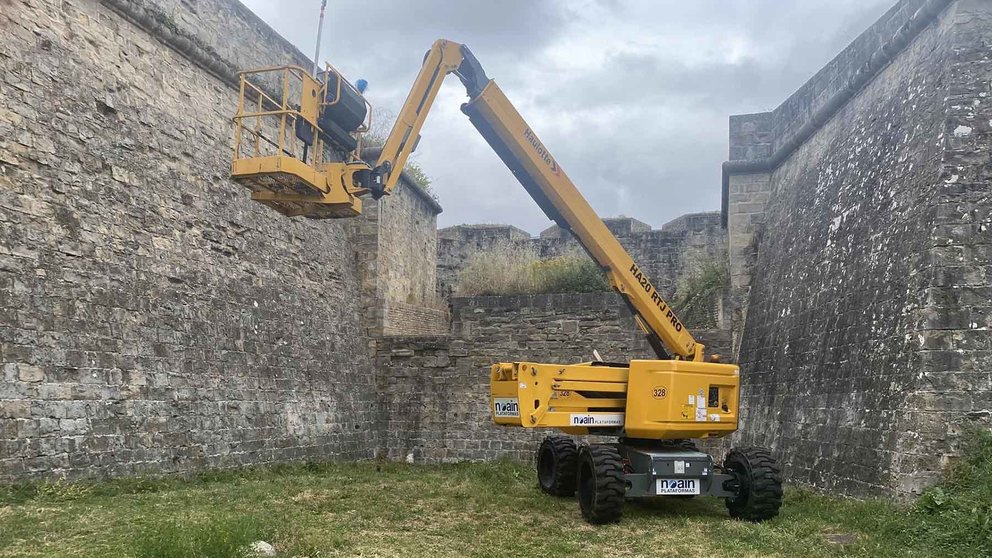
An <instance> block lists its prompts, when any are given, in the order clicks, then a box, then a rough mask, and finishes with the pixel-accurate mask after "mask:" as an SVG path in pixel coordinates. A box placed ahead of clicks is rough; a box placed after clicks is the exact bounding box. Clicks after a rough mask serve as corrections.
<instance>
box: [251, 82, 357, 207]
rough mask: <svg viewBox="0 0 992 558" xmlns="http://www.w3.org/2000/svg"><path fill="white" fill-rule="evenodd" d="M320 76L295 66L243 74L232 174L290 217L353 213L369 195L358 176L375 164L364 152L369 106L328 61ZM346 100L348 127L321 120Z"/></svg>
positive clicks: (254, 196)
mask: <svg viewBox="0 0 992 558" xmlns="http://www.w3.org/2000/svg"><path fill="white" fill-rule="evenodd" d="M320 77H322V78H324V79H323V80H320V79H318V78H317V77H314V76H311V75H310V73H309V72H307V71H306V70H304V69H303V68H300V67H299V66H291V65H288V66H276V67H271V68H262V69H259V70H250V71H245V72H241V75H240V81H241V87H240V97H239V101H238V112H237V114H236V115H235V116H234V159H233V161H232V163H231V177H232V178H233V179H234V180H235V181H236V182H238V183H239V184H241V185H242V186H244V187H245V188H248V189H249V190H251V192H252V194H251V199H253V200H255V201H258V202H260V203H262V204H265V205H267V206H269V207H271V208H272V209H275V210H276V211H278V212H279V213H282V214H283V215H287V216H289V217H296V216H305V217H309V218H313V219H326V218H338V217H355V216H357V215H359V214H361V212H362V200H361V199H360V198H359V196H361V195H363V194H365V193H368V190H367V189H365V188H362V187H361V186H360V184H359V182H360V180H359V179H357V178H356V176H355V175H356V173H363V172H364V173H368V172H369V170H370V167H369V165H368V164H367V163H365V162H364V161H362V160H361V157H360V153H361V148H362V135H363V134H364V133H365V132H367V131H368V129H369V126H370V125H371V115H372V110H371V106H370V105H368V103H367V101H365V99H364V98H363V97H362V96H361V94H360V93H359V92H358V91H357V90H356V89H355V88H354V86H352V85H351V84H350V83H348V82H347V81H346V80H344V78H342V77H341V75H340V74H339V73H338V72H337V71H336V70H334V68H332V67H331V66H328V67H327V69H326V71H325V72H324V73H323V75H322V76H320ZM276 91H278V93H276ZM355 99H360V100H361V107H360V109H356V108H355ZM349 101H350V103H349ZM346 104H350V105H352V106H350V107H349V109H350V114H349V116H350V117H351V118H350V122H349V127H350V128H351V129H345V128H343V127H341V126H339V125H338V124H337V122H335V121H334V120H331V119H328V118H321V117H322V115H325V114H330V113H331V112H332V111H333V109H337V108H344V106H345V105H346ZM356 118H357V119H358V122H357V124H356V122H355V120H356Z"/></svg>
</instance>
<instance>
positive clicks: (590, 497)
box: [578, 444, 626, 524]
mask: <svg viewBox="0 0 992 558" xmlns="http://www.w3.org/2000/svg"><path fill="white" fill-rule="evenodd" d="M578 491H579V507H580V508H581V509H582V517H583V518H585V520H586V521H588V522H589V523H593V524H602V523H614V522H616V521H620V518H621V517H622V516H623V500H624V493H625V492H626V485H625V483H624V475H623V462H622V461H621V460H620V453H619V452H617V450H616V448H614V447H613V446H607V445H601V444H594V445H588V446H583V448H582V449H581V450H580V451H579V470H578Z"/></svg>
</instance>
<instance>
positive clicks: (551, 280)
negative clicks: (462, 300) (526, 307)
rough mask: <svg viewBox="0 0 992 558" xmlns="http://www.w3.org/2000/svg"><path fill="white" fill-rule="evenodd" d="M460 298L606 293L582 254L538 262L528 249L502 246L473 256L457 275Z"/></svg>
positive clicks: (603, 282)
mask: <svg viewBox="0 0 992 558" xmlns="http://www.w3.org/2000/svg"><path fill="white" fill-rule="evenodd" d="M455 290H456V293H457V294H459V295H461V296H473V295H510V294H541V293H588V292H600V291H609V290H610V285H609V284H608V283H607V282H606V278H605V277H604V275H603V271H602V270H601V269H600V268H599V266H598V265H596V263H595V262H594V261H592V260H591V259H590V258H589V256H587V255H586V254H584V253H582V252H578V251H575V252H569V253H567V254H564V255H562V256H559V257H556V258H551V259H547V260H542V259H540V258H539V257H538V256H537V253H536V252H534V250H533V249H531V248H530V247H529V246H525V245H516V244H503V245H499V246H496V247H494V248H492V249H490V250H486V251H484V252H476V253H475V254H473V255H472V256H471V257H470V258H469V259H468V261H467V262H466V264H465V267H463V268H462V271H461V273H459V275H458V284H457V287H456V289H455Z"/></svg>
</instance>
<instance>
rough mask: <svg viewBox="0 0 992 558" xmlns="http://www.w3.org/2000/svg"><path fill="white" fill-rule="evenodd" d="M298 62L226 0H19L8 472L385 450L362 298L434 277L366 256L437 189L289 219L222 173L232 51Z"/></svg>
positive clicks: (235, 58)
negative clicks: (391, 269)
mask: <svg viewBox="0 0 992 558" xmlns="http://www.w3.org/2000/svg"><path fill="white" fill-rule="evenodd" d="M301 59H302V55H300V54H299V52H298V51H296V50H295V49H293V48H292V47H291V46H290V45H289V43H288V42H286V41H285V40H283V39H282V38H280V37H278V35H276V34H275V33H274V32H272V31H271V29H269V28H268V27H267V26H265V25H264V24H262V23H261V22H260V21H258V19H257V18H255V17H254V16H253V15H252V14H251V13H250V12H248V11H247V10H246V9H245V8H244V7H243V6H242V5H241V4H239V3H238V2H232V1H230V0H176V1H168V0H156V1H155V2H133V1H128V0H106V1H104V2H96V1H95V0H80V1H71V2H59V3H51V2H43V1H40V0H15V1H11V2H6V3H4V8H3V11H2V13H0V95H2V97H3V103H2V105H0V371H2V380H0V482H4V481H10V480H15V479H17V480H20V479H28V478H35V477H41V476H47V477H51V476H55V475H63V474H65V475H68V476H72V477H79V476H88V475H93V476H115V475H130V474H143V473H163V472H166V473H167V472H178V471H189V470H194V469H199V468H203V467H228V466H238V465H245V464H257V463H266V462H273V461H284V460H298V459H311V458H312V459H327V458H330V457H336V456H337V457H345V458H366V457H372V456H373V454H374V451H375V447H376V446H377V445H378V440H379V433H378V431H377V430H376V427H377V425H378V417H379V414H378V405H379V399H378V397H377V394H376V385H375V382H376V377H375V374H374V369H373V368H374V355H375V350H374V339H372V338H370V337H369V335H368V330H369V326H368V324H367V323H365V321H364V320H363V319H362V318H361V316H363V315H364V310H365V307H364V304H365V300H368V298H367V297H365V296H364V295H365V294H366V293H367V292H368V291H371V292H372V293H376V292H383V293H386V294H387V295H388V296H389V297H392V298H395V299H402V302H404V303H407V304H411V305H414V306H416V305H417V304H419V303H421V302H423V303H425V304H426V303H427V302H428V299H429V298H430V295H431V292H432V291H433V285H434V282H435V280H434V275H433V268H432V266H428V267H429V268H430V269H427V270H426V271H424V272H422V273H420V274H419V275H416V276H413V275H411V276H410V277H408V278H407V281H405V282H398V281H394V282H393V283H391V284H388V285H383V286H382V288H381V289H380V285H378V284H375V283H373V284H371V285H368V284H367V283H368V281H367V279H368V275H366V274H365V273H364V272H365V271H366V267H365V265H364V264H366V263H368V262H369V261H372V262H376V261H377V259H378V258H379V257H388V258H391V259H394V260H403V261H407V262H410V261H412V260H413V257H412V255H413V254H422V253H423V252H424V251H425V250H426V251H428V252H430V251H432V250H433V245H432V242H433V238H434V236H433V235H434V229H435V223H434V221H433V219H434V215H435V214H436V210H434V209H437V208H434V209H431V208H430V207H428V206H430V203H428V202H427V201H425V200H423V198H422V197H421V196H419V195H418V194H417V193H416V192H413V193H411V192H409V191H404V189H403V188H402V187H401V188H400V189H399V190H397V192H396V195H395V196H393V197H392V198H389V199H388V200H387V201H386V202H384V203H383V204H381V205H382V206H383V208H384V209H383V212H382V213H383V216H380V215H379V212H378V211H376V209H378V208H376V207H375V204H369V205H370V206H371V209H372V210H373V211H374V214H373V215H366V217H365V218H363V219H357V220H352V221H348V222H335V221H310V220H306V219H288V218H285V217H283V216H281V215H279V214H277V213H275V212H273V211H271V210H269V209H267V208H265V207H263V206H261V205H258V204H254V203H252V202H250V201H249V200H248V194H247V191H246V190H244V189H242V188H240V187H239V186H236V185H235V184H233V183H232V182H230V181H229V180H228V179H227V173H228V169H229V165H230V157H231V145H232V140H231V133H232V130H231V126H230V118H231V115H232V114H234V111H235V109H236V105H237V90H236V89H235V88H234V87H232V76H233V73H232V72H233V69H237V68H245V67H257V66H266V65H271V64H278V63H286V62H301ZM302 61H305V59H302ZM435 206H436V204H435ZM418 212H419V213H418ZM363 225H366V226H365V227H363ZM370 236H371V237H372V238H373V242H372V243H371V244H367V243H366V244H363V242H364V241H366V240H368V238H369V237H370ZM382 244H388V245H389V249H390V250H391V253H389V254H388V255H383V254H379V253H378V252H375V251H377V250H378V248H379V246H380V245H382ZM364 248H370V249H371V250H373V251H374V252H375V253H374V254H373V257H371V258H370V257H369V254H368V253H367V252H364V251H363V249H364ZM407 301H411V302H407ZM404 327H405V326H404Z"/></svg>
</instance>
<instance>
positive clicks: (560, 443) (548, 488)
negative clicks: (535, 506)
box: [537, 436, 579, 497]
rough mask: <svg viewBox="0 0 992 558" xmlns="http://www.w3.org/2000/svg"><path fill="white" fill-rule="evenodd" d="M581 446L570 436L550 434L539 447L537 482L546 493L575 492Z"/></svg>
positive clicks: (557, 494) (570, 493) (566, 494)
mask: <svg viewBox="0 0 992 558" xmlns="http://www.w3.org/2000/svg"><path fill="white" fill-rule="evenodd" d="M578 458H579V448H578V446H576V444H575V440H573V439H571V438H569V437H568V436H548V437H546V438H544V440H543V441H541V446H540V447H539V448H538V449H537V484H538V485H539V486H540V487H541V490H542V491H543V492H545V493H546V494H550V495H552V496H564V497H568V496H572V495H574V494H575V482H576V481H575V471H576V469H577V467H578Z"/></svg>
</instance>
